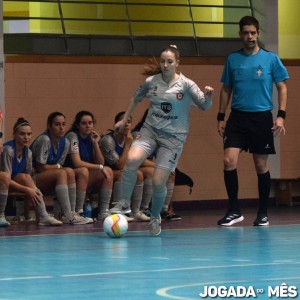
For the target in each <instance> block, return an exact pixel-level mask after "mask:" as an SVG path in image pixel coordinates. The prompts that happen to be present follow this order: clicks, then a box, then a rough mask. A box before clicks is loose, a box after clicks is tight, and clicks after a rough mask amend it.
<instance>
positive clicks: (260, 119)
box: [224, 109, 276, 154]
mask: <svg viewBox="0 0 300 300" xmlns="http://www.w3.org/2000/svg"><path fill="white" fill-rule="evenodd" d="M272 127H273V116H272V112H271V111H269V110H268V111H262V112H243V111H239V110H234V109H233V110H232V111H231V113H230V116H229V118H228V120H227V124H226V128H225V134H224V149H226V148H239V149H242V150H244V151H249V152H250V153H254V154H275V153H276V152H275V147H274V135H273V132H272Z"/></svg>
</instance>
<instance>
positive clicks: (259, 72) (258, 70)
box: [256, 66, 263, 77]
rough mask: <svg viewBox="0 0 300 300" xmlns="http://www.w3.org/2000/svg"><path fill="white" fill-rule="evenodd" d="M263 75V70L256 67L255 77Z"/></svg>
mask: <svg viewBox="0 0 300 300" xmlns="http://www.w3.org/2000/svg"><path fill="white" fill-rule="evenodd" d="M262 74H263V70H262V67H261V66H258V68H257V70H256V75H257V77H261V75H262Z"/></svg>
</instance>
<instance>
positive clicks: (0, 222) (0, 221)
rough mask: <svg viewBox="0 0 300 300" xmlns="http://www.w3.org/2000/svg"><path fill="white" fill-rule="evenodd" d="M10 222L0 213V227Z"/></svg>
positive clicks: (8, 224)
mask: <svg viewBox="0 0 300 300" xmlns="http://www.w3.org/2000/svg"><path fill="white" fill-rule="evenodd" d="M8 226H10V223H9V222H8V221H7V220H6V219H5V215H0V227H8Z"/></svg>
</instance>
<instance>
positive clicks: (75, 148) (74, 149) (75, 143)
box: [72, 141, 78, 151]
mask: <svg viewBox="0 0 300 300" xmlns="http://www.w3.org/2000/svg"><path fill="white" fill-rule="evenodd" d="M72 150H73V151H78V142H77V141H74V142H73V145H72Z"/></svg>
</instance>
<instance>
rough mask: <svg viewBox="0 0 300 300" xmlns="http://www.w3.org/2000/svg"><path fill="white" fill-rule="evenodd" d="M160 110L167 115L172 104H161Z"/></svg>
mask: <svg viewBox="0 0 300 300" xmlns="http://www.w3.org/2000/svg"><path fill="white" fill-rule="evenodd" d="M160 108H161V110H162V111H163V112H164V113H165V114H168V113H169V112H170V111H171V110H172V104H171V103H169V102H162V103H161V104H160Z"/></svg>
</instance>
